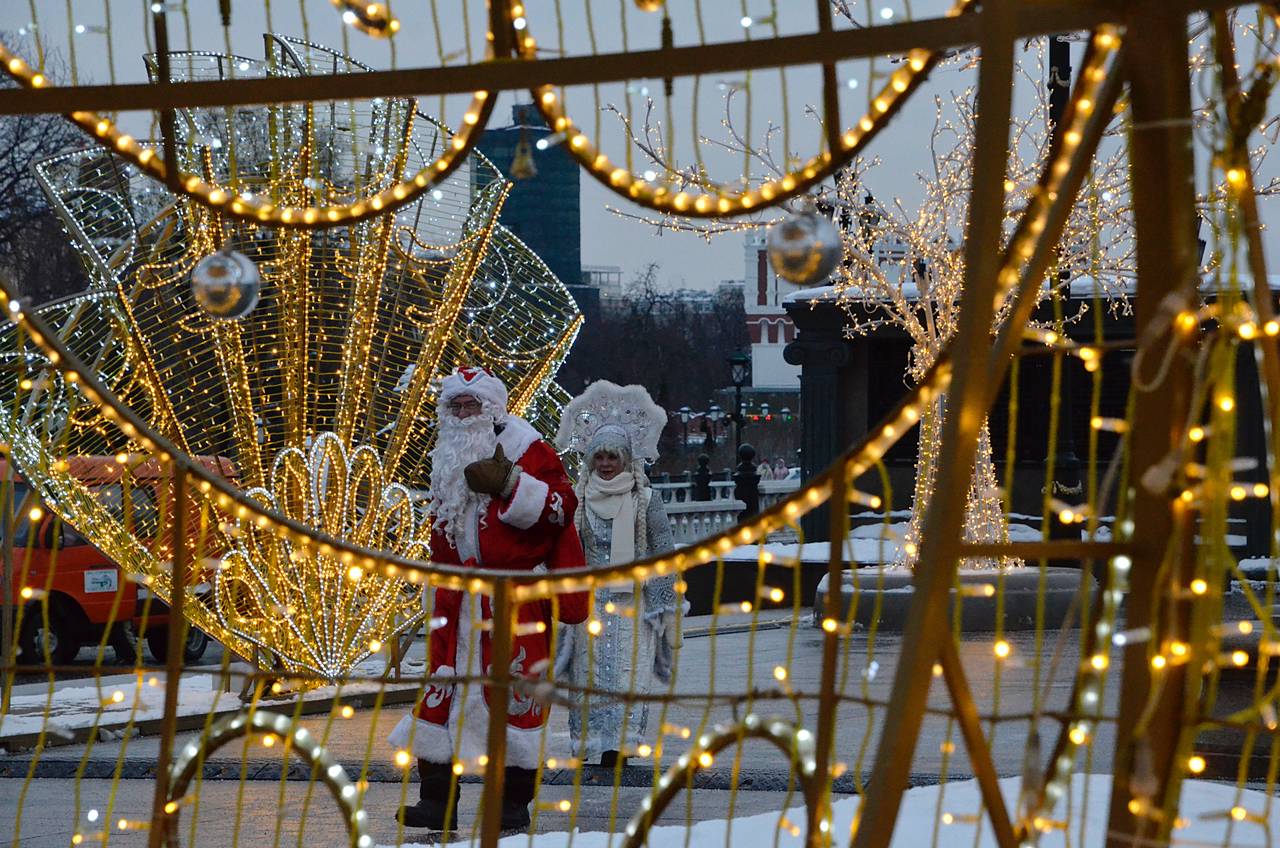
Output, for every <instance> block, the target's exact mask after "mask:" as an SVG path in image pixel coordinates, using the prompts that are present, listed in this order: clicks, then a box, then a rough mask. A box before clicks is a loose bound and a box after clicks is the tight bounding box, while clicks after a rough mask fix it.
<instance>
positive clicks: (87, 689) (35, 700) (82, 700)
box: [0, 666, 381, 739]
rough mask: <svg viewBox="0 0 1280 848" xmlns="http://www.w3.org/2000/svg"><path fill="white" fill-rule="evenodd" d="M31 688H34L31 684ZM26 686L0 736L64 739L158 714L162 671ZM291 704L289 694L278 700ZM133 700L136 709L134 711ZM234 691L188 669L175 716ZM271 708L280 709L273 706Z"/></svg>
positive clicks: (325, 690)
mask: <svg viewBox="0 0 1280 848" xmlns="http://www.w3.org/2000/svg"><path fill="white" fill-rule="evenodd" d="M380 671H381V668H380V667H379V668H377V669H374V668H373V667H372V666H370V667H369V668H368V669H365V668H363V667H361V668H360V669H358V670H357V672H356V673H369V674H371V675H372V674H377V673H379V672H380ZM31 688H35V687H31ZM39 688H40V691H37V692H31V691H30V689H28V690H27V691H26V692H24V693H23V694H15V695H14V696H13V697H12V699H11V701H10V704H9V712H7V713H5V714H4V715H2V716H0V739H3V738H5V737H8V736H22V735H26V734H32V733H39V732H40V728H41V727H44V728H45V729H46V732H47V733H48V734H49V735H50V736H52V737H54V738H55V739H56V738H61V739H69V738H70V737H71V735H72V734H71V731H73V730H77V729H81V728H86V727H91V726H93V725H95V724H97V725H98V726H99V727H119V726H121V725H124V724H126V723H127V722H128V721H130V717H131V715H132V720H133V721H135V722H138V721H147V720H149V719H157V718H160V717H161V716H162V715H163V713H164V675H163V674H157V675H150V676H149V677H147V678H146V679H139V678H136V677H133V676H125V675H117V676H113V677H107V678H103V680H102V685H101V686H96V685H94V683H93V681H92V679H86V680H79V681H76V682H75V683H74V684H68V683H65V682H64V683H58V684H57V685H56V686H55V688H54V689H53V690H52V692H50V690H48V689H47V688H45V687H39ZM378 688H380V686H379V684H378V683H377V682H376V681H367V682H354V683H348V684H345V685H343V686H342V694H343V696H344V697H350V696H352V695H359V694H363V693H365V692H374V691H377V689H378ZM337 692H338V687H336V686H322V687H320V688H318V689H312V690H310V691H308V692H306V693H305V694H304V695H303V699H304V700H307V701H315V700H323V699H326V698H332V697H334V695H336V694H337ZM280 704H281V705H285V706H291V705H292V699H290V700H289V701H281V702H280ZM135 705H136V712H135V711H134V710H135ZM241 706H242V705H241V703H240V698H239V695H238V694H237V693H236V692H234V691H233V692H223V691H222V682H221V680H220V679H219V677H218V676H217V675H213V674H189V675H184V676H183V677H182V684H181V686H180V687H179V689H178V715H179V716H190V715H208V714H209V713H210V712H218V713H224V712H234V711H235V710H238V709H240V707H241ZM276 708H277V709H279V708H281V707H279V706H277V707H276Z"/></svg>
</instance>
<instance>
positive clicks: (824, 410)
mask: <svg viewBox="0 0 1280 848" xmlns="http://www.w3.org/2000/svg"><path fill="white" fill-rule="evenodd" d="M786 309H787V314H788V316H790V318H791V320H792V321H793V322H794V323H795V326H796V338H795V340H794V341H793V342H791V343H790V344H789V345H787V347H786V350H785V351H784V352H783V356H784V357H785V358H786V360H787V362H788V363H790V364H792V365H798V366H800V424H801V431H800V477H801V480H803V481H806V482H807V481H808V480H810V479H812V478H813V477H814V476H816V475H817V474H819V473H821V472H822V471H823V470H824V469H825V468H826V467H827V466H828V465H830V464H831V463H832V462H833V461H835V458H836V457H837V456H839V455H840V453H841V452H842V451H843V450H845V448H847V447H848V446H849V444H850V443H851V442H852V441H853V439H855V438H857V437H858V436H861V435H862V434H864V433H866V430H867V422H866V386H867V379H866V359H867V354H866V347H867V340H866V339H863V338H854V339H848V338H845V335H844V328H845V324H846V318H845V314H844V312H843V311H842V310H841V308H840V307H839V306H837V305H836V303H835V302H834V301H831V300H818V301H812V302H810V301H794V302H789V303H787V304H786ZM829 525H830V519H829V518H828V514H827V507H825V506H823V507H821V508H820V509H816V510H814V511H813V512H810V513H809V514H808V515H806V516H805V517H804V518H802V519H801V522H800V526H801V529H802V530H803V532H804V538H805V541H810V542H817V541H827V537H828V536H829V535H830V530H829Z"/></svg>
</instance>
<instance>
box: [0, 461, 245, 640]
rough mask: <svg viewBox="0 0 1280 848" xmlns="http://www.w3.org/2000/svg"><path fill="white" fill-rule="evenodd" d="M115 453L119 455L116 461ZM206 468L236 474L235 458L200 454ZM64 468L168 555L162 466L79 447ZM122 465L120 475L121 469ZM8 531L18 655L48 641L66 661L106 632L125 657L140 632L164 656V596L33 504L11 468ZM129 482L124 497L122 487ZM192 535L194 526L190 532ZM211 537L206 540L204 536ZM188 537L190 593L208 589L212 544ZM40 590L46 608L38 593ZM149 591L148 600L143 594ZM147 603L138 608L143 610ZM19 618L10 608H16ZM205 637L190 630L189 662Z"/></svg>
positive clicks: (2, 469) (3, 472)
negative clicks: (82, 451) (200, 546)
mask: <svg viewBox="0 0 1280 848" xmlns="http://www.w3.org/2000/svg"><path fill="white" fill-rule="evenodd" d="M121 460H124V461H123V462H122V461H121ZM199 460H200V463H201V464H202V465H203V466H204V467H205V468H206V469H208V470H209V471H212V472H213V473H215V474H218V475H220V476H222V477H224V478H226V479H228V480H231V481H234V480H235V478H236V474H235V466H234V464H233V463H232V462H231V461H230V460H228V459H226V458H224V457H199ZM67 463H68V466H69V471H70V473H71V474H72V475H73V476H74V477H75V478H76V479H77V480H79V481H80V482H81V483H83V484H84V485H85V486H86V488H88V489H89V490H90V491H91V492H93V493H94V494H95V496H96V497H97V498H98V501H99V503H101V504H102V505H103V506H104V507H106V509H107V510H108V511H109V512H111V513H113V514H114V515H115V516H116V517H117V518H118V519H120V520H122V521H125V520H128V521H130V522H132V523H131V524H130V525H129V526H132V527H134V528H136V530H137V532H138V533H139V534H143V533H145V534H147V535H154V538H153V539H151V540H150V541H151V543H150V544H149V545H148V547H149V548H150V549H151V550H152V551H153V553H155V554H156V555H157V556H159V557H160V559H161V561H165V560H169V559H171V558H172V556H171V553H170V551H171V549H172V539H171V538H170V534H169V532H168V528H167V527H161V526H159V523H160V522H159V519H160V517H161V516H167V515H171V511H170V510H169V509H167V508H166V507H165V504H166V503H167V502H168V501H170V500H171V499H172V496H173V478H172V474H171V472H170V470H169V466H166V465H161V464H160V463H159V462H157V461H156V460H154V459H148V458H145V457H140V456H138V455H120V456H118V457H117V456H79V457H69V458H68V459H67ZM8 474H9V468H8V462H7V460H4V459H0V481H3V480H4V479H6V477H7V475H8ZM126 475H127V479H126ZM12 491H13V501H12V503H13V509H14V536H13V556H12V565H11V567H12V579H11V580H10V583H9V585H10V593H9V598H8V602H9V604H10V605H12V607H13V608H14V610H17V609H22V616H21V619H22V620H21V624H20V626H19V628H18V647H19V649H20V653H19V655H18V661H19V662H23V663H38V662H43V661H44V652H45V649H46V646H47V648H48V651H49V659H50V661H51V662H52V663H54V664H55V665H66V664H68V663H70V662H72V661H73V660H74V659H75V657H76V654H78V653H79V651H80V649H81V648H82V647H83V646H85V645H87V644H97V643H98V642H100V641H101V640H102V637H103V634H104V632H105V633H106V636H107V640H106V641H107V644H108V645H109V646H110V647H111V648H112V649H113V650H114V651H115V656H116V662H117V663H118V664H121V665H129V664H132V663H133V662H134V661H135V659H136V656H137V642H138V639H139V637H141V638H143V639H145V641H146V643H147V647H148V648H149V649H150V651H151V654H152V656H153V657H155V658H156V659H158V660H161V661H163V660H164V658H165V656H166V655H167V650H168V636H169V630H168V611H169V609H168V606H167V605H166V604H165V603H164V602H163V601H161V600H160V599H159V598H155V597H151V596H150V592H149V590H148V589H147V588H146V587H145V586H143V585H140V584H138V583H136V582H132V581H130V580H128V579H127V578H126V576H125V572H124V571H123V570H122V569H121V568H120V567H119V566H118V565H117V564H116V563H114V562H112V561H111V560H110V559H109V558H108V557H107V556H106V555H105V554H104V553H102V552H101V551H99V550H98V549H97V548H96V547H94V546H93V544H92V543H90V542H89V541H88V540H86V539H85V538H84V537H83V536H81V535H80V534H79V533H77V532H76V531H75V530H74V529H73V528H72V527H70V526H68V525H67V524H66V523H65V522H63V521H61V520H58V519H57V518H55V516H54V515H53V514H52V512H51V511H50V510H48V509H44V508H41V509H39V510H38V511H36V512H35V513H34V514H35V515H36V517H35V518H34V519H33V518H32V517H31V516H32V514H33V513H32V508H33V507H40V506H41V505H40V503H39V499H38V496H37V495H35V493H34V492H32V490H31V486H30V485H29V484H28V483H27V482H26V481H25V480H24V479H23V478H22V476H21V475H20V474H18V473H17V470H16V468H15V470H14V476H13V490H12ZM126 492H128V502H127V503H126V500H125V493H126ZM3 506H4V504H3V499H2V498H0V533H3V529H4V528H3V524H4V521H3V515H4V510H3V509H2V507H3ZM197 509H198V507H197V506H196V504H195V503H194V502H192V503H190V510H191V512H190V513H189V514H188V520H187V524H186V526H187V527H191V528H197V527H199V516H198V515H197V514H196V512H195V511H196V510H197ZM191 535H192V536H194V533H193V534H191ZM211 541H212V540H210V542H211ZM194 547H195V540H194V538H193V539H192V540H191V541H189V542H188V550H189V553H191V554H195V555H198V556H200V558H199V559H194V558H192V557H190V556H189V557H188V560H187V561H188V562H203V563H205V564H206V565H204V566H202V567H197V568H193V569H191V570H190V571H189V585H190V586H191V587H192V588H194V589H195V590H196V591H195V593H194V594H195V595H196V597H197V598H201V597H205V598H207V597H210V596H211V590H210V587H209V577H210V573H211V572H210V567H211V566H210V565H209V563H212V562H216V560H213V559H211V558H210V551H208V550H205V551H199V552H196V551H194V550H192V548H194ZM46 593H47V597H48V610H49V612H48V618H47V622H46V618H45V616H44V612H43V609H42V606H43V602H42V599H43V597H44V596H45V594H46ZM149 597H150V604H148V603H147V600H148V598H149ZM144 613H145V615H144ZM14 620H15V621H16V620H17V617H16V616H15V617H14ZM208 645H209V637H208V636H207V635H206V634H205V633H203V632H202V631H200V630H198V629H196V628H195V627H190V628H188V630H187V640H186V644H185V645H184V650H183V654H184V656H185V658H186V661H187V662H195V661H196V660H198V659H200V657H201V656H203V655H204V652H205V650H206V648H207V647H208Z"/></svg>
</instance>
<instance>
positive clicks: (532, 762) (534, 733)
mask: <svg viewBox="0 0 1280 848" xmlns="http://www.w3.org/2000/svg"><path fill="white" fill-rule="evenodd" d="M459 615H460V616H461V617H462V621H461V622H459V627H458V641H457V646H456V650H455V653H454V661H455V663H460V664H461V665H457V666H455V668H458V667H462V666H467V672H466V675H464V676H467V677H475V676H478V675H479V674H480V646H479V645H477V646H476V647H475V650H474V651H473V650H472V649H471V639H472V638H473V637H472V631H473V628H472V627H471V626H470V625H471V623H472V622H474V621H476V620H478V619H479V618H480V602H479V599H478V596H476V595H473V594H471V593H470V592H467V593H464V595H463V598H462V604H461V605H460V607H459ZM468 661H469V665H468ZM440 672H441V673H442V674H446V675H452V674H453V669H451V668H447V667H442V668H441V669H440ZM414 709H415V710H416V709H417V706H416V705H415V706H414ZM459 724H461V725H462V729H461V732H459V730H458V725H459ZM542 730H543V729H542V728H541V727H536V728H530V729H528V730H524V729H520V728H516V727H511V726H510V725H508V726H507V765H509V766H515V767H517V768H523V769H536V768H537V767H538V761H539V759H540V757H539V754H540V753H541V749H542ZM411 737H412V738H411ZM455 740H456V741H457V743H458V753H457V759H459V760H461V761H462V762H464V763H467V764H469V765H471V766H474V765H475V763H476V761H477V760H478V759H479V758H480V755H481V754H484V753H486V751H487V750H488V746H489V706H488V704H486V703H485V702H484V687H483V686H482V685H480V684H479V683H472V684H470V685H467V684H462V683H458V684H456V685H455V686H454V688H453V702H452V703H451V704H450V707H449V720H448V725H447V726H446V725H441V724H434V723H432V722H429V721H423V720H422V719H420V718H418V717H417V715H415V714H414V712H410V713H409V714H408V715H406V716H404V717H403V718H401V719H400V721H399V723H398V724H396V726H395V728H394V729H393V730H392V731H391V734H390V735H389V736H388V737H387V742H389V743H390V744H391V747H392V748H394V749H395V750H397V751H410V752H411V753H412V754H413V755H414V756H415V757H417V758H419V759H423V760H426V761H427V762H429V763H448V762H452V761H453V759H454V753H453V746H454V741H455Z"/></svg>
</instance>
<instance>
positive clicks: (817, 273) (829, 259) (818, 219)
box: [765, 208, 844, 286]
mask: <svg viewBox="0 0 1280 848" xmlns="http://www.w3.org/2000/svg"><path fill="white" fill-rule="evenodd" d="M765 248H766V249H767V250H768V253H769V264H770V265H772V266H773V272H774V273H775V274H777V275H778V276H779V277H781V278H782V279H784V280H786V281H787V282H790V283H794V284H795V285H797V286H816V285H819V284H821V283H823V282H825V281H826V279H827V278H828V277H830V276H831V273H832V272H833V271H835V269H836V266H837V265H838V264H840V259H841V257H843V256H844V244H843V243H842V242H841V241H840V230H838V229H837V228H836V225H835V224H834V223H832V221H831V219H830V218H828V217H826V216H825V215H821V214H819V213H818V211H817V210H816V209H813V208H808V209H802V210H800V211H798V212H792V213H791V214H789V215H787V217H786V218H784V219H782V220H781V221H779V222H777V223H776V224H774V225H773V226H772V227H770V228H769V234H768V236H766V237H765Z"/></svg>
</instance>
